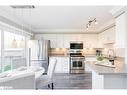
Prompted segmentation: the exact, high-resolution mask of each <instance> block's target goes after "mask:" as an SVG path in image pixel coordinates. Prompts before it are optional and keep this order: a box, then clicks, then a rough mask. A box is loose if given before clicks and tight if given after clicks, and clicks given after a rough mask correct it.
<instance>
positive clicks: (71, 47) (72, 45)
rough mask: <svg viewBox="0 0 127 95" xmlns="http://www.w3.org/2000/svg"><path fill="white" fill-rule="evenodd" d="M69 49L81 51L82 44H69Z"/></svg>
mask: <svg viewBox="0 0 127 95" xmlns="http://www.w3.org/2000/svg"><path fill="white" fill-rule="evenodd" d="M70 49H83V43H82V42H70Z"/></svg>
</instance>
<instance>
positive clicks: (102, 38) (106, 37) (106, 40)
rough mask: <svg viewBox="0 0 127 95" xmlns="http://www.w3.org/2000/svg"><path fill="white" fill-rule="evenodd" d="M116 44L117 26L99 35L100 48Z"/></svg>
mask: <svg viewBox="0 0 127 95" xmlns="http://www.w3.org/2000/svg"><path fill="white" fill-rule="evenodd" d="M113 43H115V26H114V27H112V28H109V29H107V30H105V31H103V32H102V33H100V34H98V48H105V46H106V45H108V44H113Z"/></svg>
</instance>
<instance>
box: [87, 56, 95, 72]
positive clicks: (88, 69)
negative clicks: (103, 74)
mask: <svg viewBox="0 0 127 95" xmlns="http://www.w3.org/2000/svg"><path fill="white" fill-rule="evenodd" d="M85 61H86V62H87V61H91V62H92V61H97V59H96V56H85ZM85 71H86V72H92V71H91V68H89V66H87V64H85Z"/></svg>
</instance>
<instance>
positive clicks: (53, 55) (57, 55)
mask: <svg viewBox="0 0 127 95" xmlns="http://www.w3.org/2000/svg"><path fill="white" fill-rule="evenodd" d="M49 56H50V57H69V55H68V54H50V55H49ZM84 56H86V57H96V55H92V54H88V55H87V54H86V55H84Z"/></svg>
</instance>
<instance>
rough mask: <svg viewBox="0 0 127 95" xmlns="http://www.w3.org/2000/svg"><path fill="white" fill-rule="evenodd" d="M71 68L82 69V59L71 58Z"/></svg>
mask: <svg viewBox="0 0 127 95" xmlns="http://www.w3.org/2000/svg"><path fill="white" fill-rule="evenodd" d="M71 69H73V70H74V69H76V70H77V69H79V70H81V69H84V61H83V60H71Z"/></svg>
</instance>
